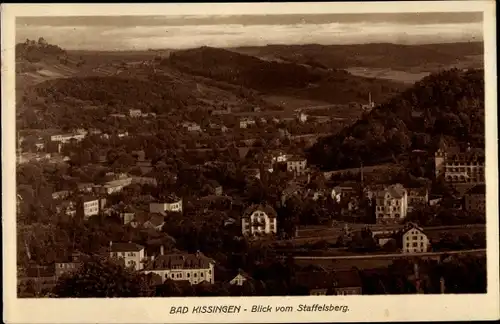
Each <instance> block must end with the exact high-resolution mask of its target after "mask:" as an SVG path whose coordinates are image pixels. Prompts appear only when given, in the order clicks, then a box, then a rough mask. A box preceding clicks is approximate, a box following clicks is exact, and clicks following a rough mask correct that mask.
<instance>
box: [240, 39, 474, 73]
mask: <svg viewBox="0 0 500 324" xmlns="http://www.w3.org/2000/svg"><path fill="white" fill-rule="evenodd" d="M483 47H484V45H483V43H482V42H467V43H449V44H424V45H403V44H354V45H319V44H310V45H268V46H262V47H240V48H234V49H231V50H233V51H236V52H238V53H242V54H247V55H253V56H256V57H267V58H269V59H278V60H284V61H286V62H295V63H302V64H308V65H313V66H314V65H316V66H323V67H328V68H337V69H345V68H349V67H359V66H362V67H371V68H391V69H402V70H407V69H409V68H424V69H425V68H429V67H431V66H441V67H446V66H450V65H452V64H456V63H459V62H466V61H468V60H469V59H470V58H473V57H476V56H481V57H482V55H483V52H484V50H483ZM477 63H478V64H482V59H481V60H480V62H477Z"/></svg>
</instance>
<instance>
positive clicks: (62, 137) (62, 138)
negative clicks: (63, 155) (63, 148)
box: [50, 133, 87, 144]
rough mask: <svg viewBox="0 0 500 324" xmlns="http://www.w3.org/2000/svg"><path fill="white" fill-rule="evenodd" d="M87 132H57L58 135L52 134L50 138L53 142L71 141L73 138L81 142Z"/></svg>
mask: <svg viewBox="0 0 500 324" xmlns="http://www.w3.org/2000/svg"><path fill="white" fill-rule="evenodd" d="M86 135H87V134H85V133H69V134H57V135H52V136H51V137H50V140H51V141H52V142H59V143H63V144H64V143H69V142H70V141H71V140H75V141H77V142H81V141H82V140H83V139H84V138H85V136H86Z"/></svg>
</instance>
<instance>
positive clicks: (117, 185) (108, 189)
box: [102, 177, 132, 195]
mask: <svg viewBox="0 0 500 324" xmlns="http://www.w3.org/2000/svg"><path fill="white" fill-rule="evenodd" d="M130 184H132V177H123V178H121V179H116V180H112V181H108V182H106V183H105V184H104V185H103V186H102V190H103V191H104V193H106V194H108V195H110V194H113V193H116V192H120V191H122V190H123V188H125V187H127V186H129V185H130Z"/></svg>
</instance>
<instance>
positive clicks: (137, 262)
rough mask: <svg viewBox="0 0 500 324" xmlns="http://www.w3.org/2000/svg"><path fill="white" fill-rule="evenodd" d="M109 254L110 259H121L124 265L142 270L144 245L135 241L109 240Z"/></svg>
mask: <svg viewBox="0 0 500 324" xmlns="http://www.w3.org/2000/svg"><path fill="white" fill-rule="evenodd" d="M109 256H110V258H112V259H115V260H119V261H123V262H124V264H125V266H126V267H131V268H133V269H134V270H136V271H139V270H142V269H143V267H144V263H143V261H144V260H145V252H144V247H143V246H142V245H139V244H136V243H132V242H128V243H113V242H109Z"/></svg>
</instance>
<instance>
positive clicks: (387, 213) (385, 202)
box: [375, 184, 408, 224]
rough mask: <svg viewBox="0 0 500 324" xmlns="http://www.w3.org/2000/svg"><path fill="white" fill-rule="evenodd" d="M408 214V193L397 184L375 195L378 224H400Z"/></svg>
mask: <svg viewBox="0 0 500 324" xmlns="http://www.w3.org/2000/svg"><path fill="white" fill-rule="evenodd" d="M407 212H408V193H407V191H406V189H405V188H404V187H403V186H402V185H400V184H395V185H391V186H389V187H387V188H386V189H385V190H382V191H379V192H377V193H376V195H375V217H376V221H377V223H378V224H390V223H399V222H400V221H402V220H403V219H405V218H406V214H407Z"/></svg>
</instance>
